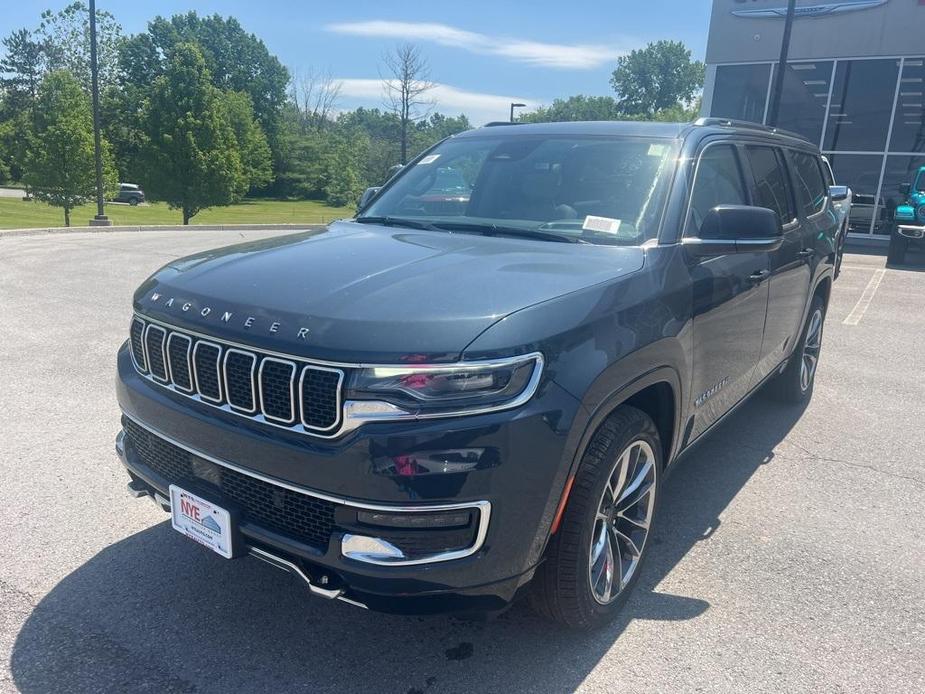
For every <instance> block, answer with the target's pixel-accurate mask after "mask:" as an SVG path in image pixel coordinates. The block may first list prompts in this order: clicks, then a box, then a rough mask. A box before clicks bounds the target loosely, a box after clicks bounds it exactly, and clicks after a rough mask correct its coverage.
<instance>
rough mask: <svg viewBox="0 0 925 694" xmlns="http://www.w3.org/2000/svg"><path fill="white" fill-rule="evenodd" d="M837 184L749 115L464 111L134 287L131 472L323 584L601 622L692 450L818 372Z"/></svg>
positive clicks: (351, 595) (126, 399) (121, 446)
mask: <svg viewBox="0 0 925 694" xmlns="http://www.w3.org/2000/svg"><path fill="white" fill-rule="evenodd" d="M448 180H452V181H453V182H454V183H453V190H452V191H449V192H448V191H447V189H446V188H447V186H446V181H448ZM846 192H847V191H846V190H845V189H844V188H840V187H835V186H833V187H831V188H829V187H827V186H826V184H825V178H824V173H823V169H822V163H821V161H820V156H819V152H818V150H817V149H816V148H815V147H814V146H812V145H811V144H810V143H808V142H807V141H806V140H804V139H802V138H800V137H799V136H797V135H792V134H789V133H784V132H779V131H775V130H771V129H767V128H764V127H760V126H754V125H750V124H746V123H737V122H731V121H721V120H701V121H698V122H697V123H695V124H688V125H674V124H656V123H603V122H602V123H554V124H543V125H516V126H504V127H500V126H498V127H486V128H482V129H479V130H474V131H470V132H466V133H463V134H461V135H458V136H454V137H451V138H448V139H446V140H444V141H443V142H441V143H439V144H438V145H436V146H435V147H433V148H431V149H430V150H428V151H426V152H424V153H423V154H422V155H420V156H419V157H418V158H417V159H416V160H414V161H412V162H410V164H409V165H408V166H406V167H404V168H403V169H402V170H401V172H400V173H398V174H397V175H396V176H395V177H393V178H392V179H391V180H390V181H389V182H388V183H387V185H386V186H385V187H383V188H382V189H381V190H377V191H373V192H371V193H370V194H369V195H367V196H365V199H364V204H363V205H362V206H361V209H360V212H359V214H358V216H357V217H356V218H355V219H351V220H345V221H340V222H335V223H333V224H331V225H330V226H329V227H328V228H327V229H326V230H325V231H324V232H322V233H304V234H294V235H290V236H285V237H278V238H274V239H272V240H266V241H259V242H254V243H246V244H242V245H237V246H230V247H227V248H222V249H218V250H214V251H209V252H205V253H200V254H198V255H194V256H191V257H188V258H185V259H182V260H178V261H174V262H171V263H170V264H168V265H167V266H165V267H163V268H162V269H160V270H159V271H157V272H156V273H155V274H154V275H152V276H151V278H149V279H148V280H147V281H146V282H145V283H144V284H143V285H142V286H141V287H140V288H139V289H138V291H137V293H136V294H135V298H134V317H133V319H132V321H131V328H130V339H129V340H128V341H127V342H126V344H125V345H124V346H123V348H122V349H121V350H120V352H119V356H118V382H117V383H118V385H117V388H118V398H119V404H120V406H121V409H122V411H123V413H124V417H123V419H122V431H121V433H120V434H119V436H118V439H117V451H118V453H119V455H120V456H121V458H122V461H123V462H124V463H125V466H126V467H127V468H128V472H129V475H130V477H131V481H130V483H129V489H130V490H131V491H132V492H133V493H134V494H136V495H137V496H143V495H147V496H151V497H152V498H154V499H155V500H156V501H157V502H158V503H159V504H160V505H161V506H162V507H163V508H164V509H165V510H169V511H171V518H172V524H173V527H175V528H176V529H177V530H179V531H180V532H182V533H184V534H186V535H188V536H189V537H191V538H193V539H194V540H196V541H197V542H199V543H201V544H202V545H205V546H206V547H208V548H209V549H211V550H213V551H215V552H217V553H219V554H220V555H222V556H224V557H228V558H232V557H239V556H244V555H252V556H255V557H257V558H259V559H262V560H264V561H267V562H269V563H271V564H273V565H275V566H277V567H280V568H283V569H286V570H288V571H290V572H292V573H293V574H295V575H296V576H298V577H299V578H300V579H301V580H302V581H303V582H304V583H305V584H306V585H307V586H308V588H309V589H310V590H311V591H312V592H313V593H315V594H318V595H321V596H325V597H328V598H332V599H340V600H345V601H347V602H351V603H354V604H358V605H362V606H365V607H369V608H373V609H377V610H385V611H393V612H399V611H400V612H433V611H466V610H478V611H493V610H498V609H502V608H503V607H505V606H506V605H507V604H509V603H510V602H511V601H512V600H513V599H514V598H515V597H517V596H519V595H521V594H529V595H530V597H531V599H532V602H533V603H534V605H536V606H537V607H538V609H540V611H541V612H543V613H545V614H547V615H549V616H550V617H552V618H554V619H556V620H558V621H560V622H562V623H565V624H567V625H570V626H573V627H578V628H589V627H592V626H595V625H599V624H601V623H604V622H605V621H606V620H608V619H609V618H611V617H612V616H613V614H614V613H615V612H616V611H617V610H618V609H619V606H620V605H621V604H622V603H623V602H624V601H625V599H626V597H627V595H628V593H629V591H630V588H631V587H632V586H633V583H634V582H635V581H636V579H637V578H638V577H639V573H640V567H641V565H642V561H643V559H644V558H645V555H646V550H647V539H648V538H649V535H650V533H651V530H652V527H653V523H655V522H656V520H657V517H656V511H657V508H658V501H659V489H660V485H661V483H662V480H663V478H664V475H665V473H666V471H667V470H669V469H670V468H671V466H672V465H673V464H674V462H675V461H676V460H678V458H679V457H680V456H681V454H683V453H684V452H685V451H686V450H688V449H689V448H690V446H691V445H692V444H693V443H694V442H695V441H697V440H698V439H699V438H701V437H702V436H703V435H704V434H706V433H707V432H709V431H710V429H711V428H713V427H714V426H715V425H716V424H717V423H718V422H719V421H721V420H722V419H723V417H724V416H726V415H727V414H728V413H729V412H730V411H731V410H732V409H733V408H734V407H736V406H737V405H738V404H740V403H741V402H743V400H745V398H746V397H747V396H749V395H750V394H751V393H753V392H754V391H756V390H757V389H758V388H759V387H761V386H762V385H763V384H765V383H766V382H769V386H770V387H772V388H773V390H774V391H775V392H776V393H777V394H778V395H779V396H780V397H782V398H783V399H785V400H789V401H796V402H799V401H805V400H806V399H808V398H809V397H810V394H811V392H812V388H813V378H814V375H815V373H816V364H817V361H818V358H819V350H820V345H821V339H822V330H823V321H824V318H825V311H826V306H827V303H828V299H829V292H830V289H831V286H832V275H833V261H834V258H835V253H836V245H835V234H836V231H837V226H838V216H837V213H836V211H835V210H834V209H833V206H832V202H833V201H837V200H839V199H842V198H843V197H844V195H845V194H846ZM215 570H216V571H220V570H221V569H220V568H218V567H216V569H215Z"/></svg>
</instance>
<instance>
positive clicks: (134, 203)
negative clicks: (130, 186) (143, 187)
mask: <svg viewBox="0 0 925 694" xmlns="http://www.w3.org/2000/svg"><path fill="white" fill-rule="evenodd" d="M128 204H129V205H131V206H132V207H137V206H138V198H131V199H130V200H129V201H128Z"/></svg>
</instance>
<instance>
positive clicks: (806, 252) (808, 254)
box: [797, 248, 816, 258]
mask: <svg viewBox="0 0 925 694" xmlns="http://www.w3.org/2000/svg"><path fill="white" fill-rule="evenodd" d="M797 255H798V256H800V257H801V258H812V257H813V256H814V255H816V249H815V248H804V249H803V250H802V251H800V252H799V253H797Z"/></svg>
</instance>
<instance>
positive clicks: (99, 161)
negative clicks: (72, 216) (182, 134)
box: [90, 0, 112, 227]
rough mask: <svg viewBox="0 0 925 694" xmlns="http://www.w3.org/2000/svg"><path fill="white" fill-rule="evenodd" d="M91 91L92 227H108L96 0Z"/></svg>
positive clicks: (92, 5) (92, 3) (93, 4)
mask: <svg viewBox="0 0 925 694" xmlns="http://www.w3.org/2000/svg"><path fill="white" fill-rule="evenodd" d="M90 83H91V84H90V89H91V92H92V99H93V159H94V160H95V163H96V216H95V217H94V218H93V219H91V220H90V226H92V227H108V226H110V225H111V224H112V220H110V219H109V217H107V216H106V214H105V213H104V212H103V154H102V152H101V151H100V83H99V66H98V65H97V59H96V0H90Z"/></svg>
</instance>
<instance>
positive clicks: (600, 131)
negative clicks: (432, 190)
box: [456, 118, 813, 147]
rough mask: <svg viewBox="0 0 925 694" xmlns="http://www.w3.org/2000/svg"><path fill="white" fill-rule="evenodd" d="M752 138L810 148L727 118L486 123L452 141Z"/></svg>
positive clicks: (793, 137)
mask: <svg viewBox="0 0 925 694" xmlns="http://www.w3.org/2000/svg"><path fill="white" fill-rule="evenodd" d="M730 130H733V131H736V132H738V133H740V134H752V135H758V136H760V137H767V138H773V139H777V140H778V141H781V142H782V143H786V144H790V145H795V144H797V143H799V144H800V145H805V146H808V147H812V146H813V144H812V143H811V142H809V140H807V139H806V138H805V137H803V136H802V135H800V134H798V133H794V132H790V131H788V130H781V129H779V128H772V127H769V126H767V125H761V124H760V123H750V122H747V121H738V120H730V119H728V118H699V119H698V120H696V121H694V122H693V123H661V122H656V121H571V122H563V123H503V122H502V123H489V124H488V125H487V126H484V127H481V128H476V129H475V130H467V131H466V132H463V133H459V135H456V137H484V136H486V135H496V134H497V135H503V136H504V137H508V136H522V135H610V136H615V137H652V138H666V139H680V138H684V137H686V136H687V135H688V134H690V133H692V132H699V133H701V134H704V135H706V134H713V133H728V132H729V131H730Z"/></svg>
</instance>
